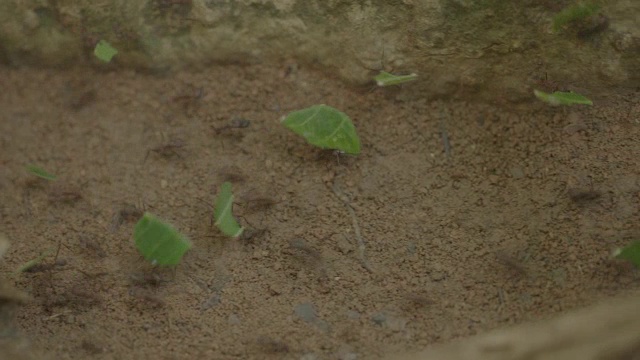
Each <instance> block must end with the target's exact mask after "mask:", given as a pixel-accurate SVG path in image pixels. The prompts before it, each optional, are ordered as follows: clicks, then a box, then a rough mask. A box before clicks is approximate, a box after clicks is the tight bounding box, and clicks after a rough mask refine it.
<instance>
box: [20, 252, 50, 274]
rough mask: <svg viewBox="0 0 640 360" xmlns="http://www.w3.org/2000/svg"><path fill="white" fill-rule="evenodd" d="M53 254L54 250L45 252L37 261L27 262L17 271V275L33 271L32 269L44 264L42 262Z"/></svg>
mask: <svg viewBox="0 0 640 360" xmlns="http://www.w3.org/2000/svg"><path fill="white" fill-rule="evenodd" d="M52 252H53V250H52V249H48V250H45V251H43V252H42V253H41V254H40V255H39V256H38V257H37V258H35V259H31V260H29V261H27V262H26V263H24V264H22V265H20V267H19V268H18V270H16V272H15V273H16V274H20V273H23V272H26V271H29V269H31V268H32V267H34V266H36V265H38V264H40V263H41V262H42V260H44V259H45V258H46V257H47V256H49V255H51V253H52Z"/></svg>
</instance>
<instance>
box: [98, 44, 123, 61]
mask: <svg viewBox="0 0 640 360" xmlns="http://www.w3.org/2000/svg"><path fill="white" fill-rule="evenodd" d="M117 53H118V50H116V49H114V48H113V47H112V46H111V45H110V44H109V43H108V42H106V41H104V40H100V42H98V44H96V47H95V49H93V54H94V55H95V56H96V57H97V58H98V59H100V60H102V61H104V62H109V61H111V59H112V58H113V57H114V56H116V54H117Z"/></svg>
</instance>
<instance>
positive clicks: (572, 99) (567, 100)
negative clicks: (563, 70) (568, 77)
mask: <svg viewBox="0 0 640 360" xmlns="http://www.w3.org/2000/svg"><path fill="white" fill-rule="evenodd" d="M533 94H534V95H535V96H536V97H537V98H538V99H540V100H542V101H544V102H546V103H549V104H551V105H554V106H556V105H573V104H580V105H593V102H592V101H591V100H589V99H587V98H586V97H584V96H582V95H580V94H576V93H574V92H570V91H569V92H563V91H556V92H554V93H553V94H549V93H546V92H544V91H540V90H533Z"/></svg>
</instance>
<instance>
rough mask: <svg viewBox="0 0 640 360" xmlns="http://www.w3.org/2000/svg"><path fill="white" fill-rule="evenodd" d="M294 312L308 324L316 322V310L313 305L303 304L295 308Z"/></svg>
mask: <svg viewBox="0 0 640 360" xmlns="http://www.w3.org/2000/svg"><path fill="white" fill-rule="evenodd" d="M293 312H294V313H295V314H296V315H297V316H298V317H299V318H300V319H302V320H304V321H306V322H313V321H315V320H316V309H315V308H314V306H313V304H311V303H302V304H298V305H296V306H295V308H294V309H293Z"/></svg>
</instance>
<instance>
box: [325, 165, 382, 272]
mask: <svg viewBox="0 0 640 360" xmlns="http://www.w3.org/2000/svg"><path fill="white" fill-rule="evenodd" d="M336 178H337V177H336ZM331 190H333V193H334V194H335V195H336V197H337V198H338V199H339V200H340V201H342V203H343V204H344V205H345V206H346V207H347V210H348V211H349V215H350V216H351V221H352V222H353V229H354V230H355V234H356V241H357V243H358V258H359V260H360V263H361V264H362V267H364V268H365V269H367V271H369V272H370V273H373V269H372V268H371V265H369V261H367V259H366V257H365V250H366V248H365V243H364V240H363V239H362V235H361V233H360V225H358V217H357V216H356V212H355V210H353V206H351V203H350V202H349V199H348V198H347V196H346V195H345V194H344V192H342V190H340V188H339V187H338V184H337V182H336V179H334V181H333V184H332V186H331Z"/></svg>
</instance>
